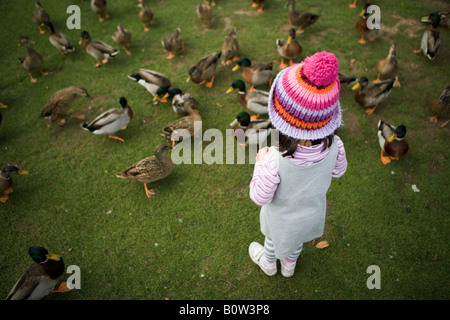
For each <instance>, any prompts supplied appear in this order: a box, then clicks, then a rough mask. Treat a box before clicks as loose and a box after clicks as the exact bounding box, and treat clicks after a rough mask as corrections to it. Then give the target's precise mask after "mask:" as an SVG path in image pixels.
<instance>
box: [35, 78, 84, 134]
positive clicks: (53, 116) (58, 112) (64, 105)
mask: <svg viewBox="0 0 450 320" xmlns="http://www.w3.org/2000/svg"><path fill="white" fill-rule="evenodd" d="M77 96H82V97H86V98H90V99H92V97H91V96H90V95H89V93H88V92H87V90H86V88H83V87H79V86H69V87H67V88H64V89H61V90H58V91H56V92H55V93H53V94H52V96H51V97H50V98H49V99H48V101H47V103H46V104H45V107H44V109H43V110H42V112H41V115H40V117H41V118H45V121H46V123H47V127H48V126H49V125H50V123H51V122H52V121H56V120H58V122H57V123H58V125H60V126H62V125H64V124H65V123H66V117H67V116H68V114H67V113H68V111H69V109H70V106H71V105H72V103H73V102H74V101H75V99H76V98H77ZM70 117H71V118H76V119H80V120H83V119H84V115H70Z"/></svg>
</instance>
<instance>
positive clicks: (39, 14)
mask: <svg viewBox="0 0 450 320" xmlns="http://www.w3.org/2000/svg"><path fill="white" fill-rule="evenodd" d="M34 5H35V7H36V9H35V10H34V11H33V22H34V23H35V24H36V25H37V27H38V28H39V33H40V34H44V33H45V30H42V29H41V26H42V23H43V22H44V21H45V20H50V15H49V14H48V12H47V11H45V9H44V8H43V7H42V5H41V3H40V2H39V1H35V2H34Z"/></svg>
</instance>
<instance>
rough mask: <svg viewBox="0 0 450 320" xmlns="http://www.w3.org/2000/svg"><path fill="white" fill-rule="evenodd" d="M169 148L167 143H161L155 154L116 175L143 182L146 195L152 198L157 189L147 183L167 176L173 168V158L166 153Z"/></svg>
mask: <svg viewBox="0 0 450 320" xmlns="http://www.w3.org/2000/svg"><path fill="white" fill-rule="evenodd" d="M168 149H169V147H168V146H167V145H165V144H160V145H159V146H158V147H157V148H156V151H155V155H153V156H151V157H147V158H144V159H142V160H139V161H138V162H136V163H134V164H133V165H131V166H130V167H129V168H128V169H126V170H124V171H122V172H121V173H119V174H117V175H116V177H118V178H122V179H129V180H132V181H136V182H139V183H143V184H144V188H145V195H146V196H147V197H148V198H151V197H152V196H153V195H155V191H154V190H153V189H149V188H148V187H147V184H149V183H152V182H155V181H158V180H161V179H163V178H165V177H167V176H168V175H169V174H170V173H171V172H172V170H173V163H172V160H171V158H170V157H168V156H167V155H166V151H167V150H168Z"/></svg>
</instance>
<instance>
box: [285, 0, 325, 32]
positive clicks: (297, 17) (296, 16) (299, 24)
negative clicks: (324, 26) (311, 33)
mask: <svg viewBox="0 0 450 320" xmlns="http://www.w3.org/2000/svg"><path fill="white" fill-rule="evenodd" d="M287 7H289V12H288V21H289V23H290V24H291V25H292V26H294V27H296V28H299V29H298V31H297V32H298V33H304V32H305V29H306V28H307V27H309V26H311V25H312V24H314V23H316V22H317V20H319V18H320V15H318V14H313V13H310V12H305V11H302V10H295V0H288V1H287V3H286V5H285V8H287Z"/></svg>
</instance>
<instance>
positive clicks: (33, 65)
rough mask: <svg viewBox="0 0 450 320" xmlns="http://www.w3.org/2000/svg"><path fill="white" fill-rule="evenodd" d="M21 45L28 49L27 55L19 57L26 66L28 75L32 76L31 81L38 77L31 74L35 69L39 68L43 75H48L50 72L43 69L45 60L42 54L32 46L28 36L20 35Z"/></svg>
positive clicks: (23, 65) (20, 61)
mask: <svg viewBox="0 0 450 320" xmlns="http://www.w3.org/2000/svg"><path fill="white" fill-rule="evenodd" d="M19 46H24V47H25V48H26V49H27V51H28V55H27V56H26V57H24V58H19V63H20V64H21V65H22V67H24V68H25V70H27V72H28V75H29V76H30V82H31V83H34V82H36V81H37V79H36V78H34V77H33V75H32V74H31V72H32V71H34V70H38V69H39V72H40V73H41V75H42V76H46V75H48V72H46V71H42V63H43V60H44V59H43V58H42V55H41V54H39V53H37V52H36V51H35V50H34V49H33V48H31V47H30V44H29V38H28V36H22V37H20V42H19Z"/></svg>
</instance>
